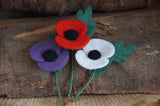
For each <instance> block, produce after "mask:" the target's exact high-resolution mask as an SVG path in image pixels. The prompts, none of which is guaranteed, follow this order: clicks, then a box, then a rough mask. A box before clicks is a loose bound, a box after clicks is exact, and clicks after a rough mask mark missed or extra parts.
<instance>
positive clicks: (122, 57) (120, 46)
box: [109, 42, 136, 64]
mask: <svg viewBox="0 0 160 106" xmlns="http://www.w3.org/2000/svg"><path fill="white" fill-rule="evenodd" d="M114 47H115V54H114V56H112V57H111V58H110V59H109V61H110V64H111V63H112V62H116V63H121V62H126V61H128V60H127V58H126V56H128V55H130V54H132V53H133V52H134V51H135V48H136V46H134V45H128V46H124V42H119V43H116V44H114Z"/></svg>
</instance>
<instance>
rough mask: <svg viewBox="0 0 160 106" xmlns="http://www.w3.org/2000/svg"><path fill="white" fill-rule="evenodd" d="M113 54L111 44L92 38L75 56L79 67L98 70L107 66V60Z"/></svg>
mask: <svg viewBox="0 0 160 106" xmlns="http://www.w3.org/2000/svg"><path fill="white" fill-rule="evenodd" d="M114 53H115V48H114V46H113V44H112V43H110V42H108V41H106V40H103V39H98V38H93V39H91V40H90V41H89V43H88V44H87V45H86V46H85V47H84V48H83V49H82V50H78V51H77V52H76V54H75V57H76V60H77V62H78V64H79V65H81V66H82V67H84V68H85V69H89V70H93V69H99V68H102V67H104V66H106V65H108V64H109V58H110V57H112V56H113V55H114Z"/></svg>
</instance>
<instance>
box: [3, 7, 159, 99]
mask: <svg viewBox="0 0 160 106" xmlns="http://www.w3.org/2000/svg"><path fill="white" fill-rule="evenodd" d="M68 18H72V16H70V17H49V18H48V17H46V18H25V19H6V20H5V19H2V20H1V19H0V24H1V25H6V26H12V27H9V28H7V29H4V30H2V31H0V95H4V96H6V97H9V98H21V97H43V96H52V95H57V90H56V86H55V82H54V74H53V73H47V72H44V71H42V70H40V69H39V67H38V65H37V63H36V62H35V61H33V60H32V59H31V58H30V56H29V50H30V48H31V47H32V46H33V45H35V44H36V43H38V42H39V41H42V40H45V39H46V36H47V34H40V35H38V36H34V37H32V39H15V38H14V37H15V36H16V35H18V34H20V33H23V32H28V31H32V30H35V29H39V28H43V27H46V26H50V25H55V24H56V23H57V22H58V21H59V20H62V19H68ZM95 18H96V20H97V23H96V24H97V30H96V31H95V34H94V37H99V38H103V39H106V40H109V41H111V42H112V43H116V42H119V41H124V42H125V44H127V45H136V46H137V48H136V51H135V52H134V53H133V54H132V55H130V56H129V57H128V59H129V61H128V62H126V63H122V64H115V63H113V64H112V65H110V66H109V67H108V71H107V72H105V73H104V74H102V75H100V76H97V77H95V78H94V80H93V81H92V82H91V84H90V85H89V86H88V87H87V88H86V90H85V91H84V93H83V94H125V93H147V94H148V93H149V94H160V89H159V88H160V78H159V76H160V71H159V69H160V60H159V58H160V46H159V45H160V34H159V33H160V32H159V31H160V30H159V29H160V20H159V19H160V14H159V10H155V9H151V10H139V11H129V12H124V13H114V14H111V15H109V16H108V14H107V15H105V14H98V15H97V16H95ZM144 29H147V30H145V31H141V30H144ZM148 29H149V30H148ZM46 33H47V31H46ZM69 63H70V62H69ZM69 63H68V64H67V66H65V67H64V69H63V71H62V72H60V73H59V75H58V76H59V83H60V89H61V93H62V95H66V94H68V87H69V80H70V65H69ZM74 65H75V73H74V81H73V92H72V94H75V93H77V91H78V90H79V89H80V88H81V87H82V86H83V85H84V84H85V83H86V82H87V80H88V78H89V74H88V70H85V69H83V68H82V67H80V66H79V65H78V64H77V63H76V62H75V64H74Z"/></svg>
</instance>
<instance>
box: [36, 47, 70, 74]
mask: <svg viewBox="0 0 160 106" xmlns="http://www.w3.org/2000/svg"><path fill="white" fill-rule="evenodd" d="M68 60H69V52H68V51H67V50H65V49H61V51H60V53H59V55H58V58H57V59H56V61H53V62H42V63H41V62H39V63H38V65H39V67H40V68H41V69H42V70H45V71H48V72H52V71H58V70H60V69H61V68H63V67H64V66H65V65H66V64H67V62H68Z"/></svg>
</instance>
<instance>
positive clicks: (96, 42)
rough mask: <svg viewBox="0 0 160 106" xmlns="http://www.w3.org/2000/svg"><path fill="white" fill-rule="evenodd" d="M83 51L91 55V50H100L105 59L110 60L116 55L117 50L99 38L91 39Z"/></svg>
mask: <svg viewBox="0 0 160 106" xmlns="http://www.w3.org/2000/svg"><path fill="white" fill-rule="evenodd" d="M83 50H84V51H85V52H86V53H89V52H90V51H91V50H98V51H99V52H100V53H101V55H102V57H104V58H110V57H112V56H113V55H114V53H115V48H114V45H113V44H112V43H110V42H108V41H106V40H103V39H99V38H93V39H91V40H90V41H89V43H88V44H87V45H86V46H85V47H84V48H83Z"/></svg>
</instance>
